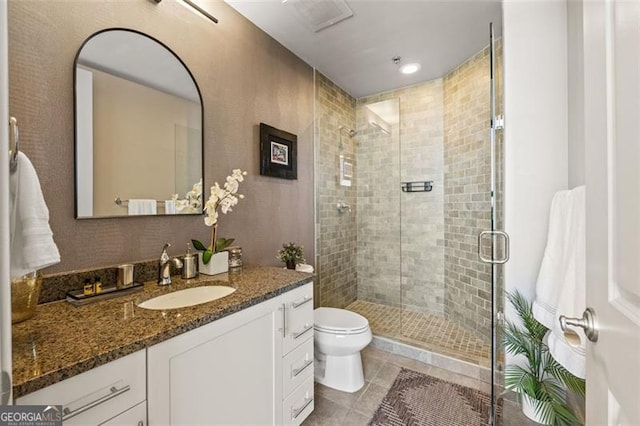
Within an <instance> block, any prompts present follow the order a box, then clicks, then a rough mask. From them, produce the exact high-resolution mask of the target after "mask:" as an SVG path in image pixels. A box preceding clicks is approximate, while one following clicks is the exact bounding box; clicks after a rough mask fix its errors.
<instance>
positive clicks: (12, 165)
mask: <svg viewBox="0 0 640 426" xmlns="http://www.w3.org/2000/svg"><path fill="white" fill-rule="evenodd" d="M12 141H13V149H11V142H12ZM19 141H20V131H19V130H18V120H16V118H15V117H10V118H9V153H10V154H11V156H10V157H9V170H10V171H11V173H13V172H15V171H16V169H17V168H18V152H19V151H20V142H19Z"/></svg>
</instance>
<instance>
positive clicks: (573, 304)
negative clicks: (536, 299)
mask: <svg viewBox="0 0 640 426" xmlns="http://www.w3.org/2000/svg"><path fill="white" fill-rule="evenodd" d="M571 205H572V208H571V209H570V213H569V222H570V223H569V224H568V227H569V232H568V240H567V243H566V246H567V250H566V254H567V256H566V259H565V262H566V263H565V264H566V267H565V275H564V278H563V280H562V283H561V288H560V292H559V294H558V303H557V309H556V315H555V318H554V321H553V325H552V327H551V333H550V334H549V351H550V352H551V355H552V356H553V357H554V358H555V359H556V361H558V362H559V363H560V364H562V365H563V366H564V367H565V368H566V369H567V370H569V371H570V372H571V373H572V374H573V375H575V376H578V377H580V378H584V377H585V351H586V348H585V344H586V341H587V338H586V336H585V334H584V330H582V329H581V328H578V329H576V328H572V330H574V331H575V332H576V333H577V336H576V335H573V336H570V337H569V338H570V339H571V342H569V341H567V339H566V338H565V334H564V333H563V331H562V330H561V329H560V321H559V317H560V315H565V316H567V317H573V318H580V317H582V313H583V312H584V309H585V307H586V277H585V275H586V273H585V268H586V244H585V238H586V219H585V216H586V213H585V210H586V209H585V187H584V186H579V187H577V188H575V189H573V190H572V191H571ZM576 337H579V341H577V339H576Z"/></svg>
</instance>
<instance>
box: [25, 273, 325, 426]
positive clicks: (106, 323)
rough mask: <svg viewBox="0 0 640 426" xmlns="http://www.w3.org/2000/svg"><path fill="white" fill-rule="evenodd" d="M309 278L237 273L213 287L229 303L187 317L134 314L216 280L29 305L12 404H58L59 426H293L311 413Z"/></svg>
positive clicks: (183, 313)
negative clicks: (79, 303)
mask: <svg viewBox="0 0 640 426" xmlns="http://www.w3.org/2000/svg"><path fill="white" fill-rule="evenodd" d="M214 278H216V277H214ZM312 279H313V275H312V274H305V273H301V272H296V271H286V270H283V269H280V268H268V267H248V268H245V272H243V273H242V275H240V276H237V277H233V276H231V277H230V278H227V281H225V282H224V284H225V285H231V286H233V287H235V288H236V291H235V292H234V293H233V294H231V295H229V296H227V297H225V298H222V299H218V300H216V301H213V302H208V303H204V304H201V305H197V306H192V307H189V308H182V309H175V310H168V311H152V310H146V309H142V308H139V307H138V306H137V304H138V303H140V302H141V301H143V300H145V299H148V298H151V297H155V296H157V295H158V294H161V292H163V291H165V292H169V291H175V290H180V289H183V288H188V287H189V286H199V285H213V284H214V283H215V284H220V281H212V279H211V277H209V278H204V279H203V278H200V279H197V280H188V281H182V280H176V283H175V284H173V285H172V286H171V287H172V288H171V289H166V290H164V289H159V288H158V286H157V285H156V284H155V283H154V282H149V283H145V289H144V291H143V292H142V293H141V294H138V295H132V296H125V297H123V298H120V299H116V300H110V301H106V302H99V303H97V304H95V305H91V306H85V307H80V308H77V307H73V306H70V305H69V304H66V303H64V302H60V303H52V304H48V305H42V306H39V307H38V311H37V313H36V316H35V317H34V318H33V319H32V320H30V321H26V322H25V323H21V324H17V325H16V326H14V397H15V398H16V399H15V402H16V404H18V405H24V404H46V405H54V404H56V405H63V411H64V421H65V424H131V425H145V424H147V423H148V424H151V425H154V424H212V425H213V424H295V425H298V424H300V423H301V422H302V421H303V420H304V419H305V418H306V417H307V416H308V415H309V413H310V412H311V411H312V410H313V407H314V405H313V282H312ZM131 303H133V304H134V308H133V312H128V316H129V317H128V318H126V316H127V311H129V309H128V308H126V307H125V306H131ZM64 315H67V316H66V317H65V316H64ZM54 318H57V319H58V320H57V321H55V320H53V319H54ZM61 318H67V319H66V320H61ZM49 321H51V323H49V324H48V325H46V324H47V322H49ZM76 327H79V328H76ZM107 329H109V330H110V331H111V335H110V336H109V334H108V331H107ZM65 333H68V335H66V339H65V338H64V336H65ZM29 351H30V353H29Z"/></svg>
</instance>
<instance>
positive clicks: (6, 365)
mask: <svg viewBox="0 0 640 426" xmlns="http://www.w3.org/2000/svg"><path fill="white" fill-rule="evenodd" d="M7 38H8V34H7V2H6V1H5V0H0V123H1V124H0V372H1V375H0V405H4V404H7V403H10V402H11V381H10V378H9V377H10V372H11V294H10V287H9V149H8V146H9V144H8V140H9V130H8V126H9V83H8V80H9V79H8V66H9V65H8V61H9V56H8V49H7Z"/></svg>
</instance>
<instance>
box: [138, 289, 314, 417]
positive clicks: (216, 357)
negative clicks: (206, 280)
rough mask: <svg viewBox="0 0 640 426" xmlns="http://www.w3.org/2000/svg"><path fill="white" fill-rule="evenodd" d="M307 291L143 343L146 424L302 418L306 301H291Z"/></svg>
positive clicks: (309, 374)
mask: <svg viewBox="0 0 640 426" xmlns="http://www.w3.org/2000/svg"><path fill="white" fill-rule="evenodd" d="M312 295H313V287H312V284H307V285H304V286H302V287H298V288H296V289H294V290H291V291H289V292H287V293H284V294H283V295H280V296H278V297H275V298H273V299H270V300H267V301H265V302H262V303H260V304H258V305H255V306H252V307H250V308H247V309H244V310H242V311H240V312H237V313H235V314H233V315H230V316H228V317H225V318H222V319H219V320H217V321H214V322H212V323H210V324H207V325H203V326H201V327H199V328H197V329H194V330H192V331H189V332H187V333H184V334H181V335H179V336H176V337H174V338H172V339H169V340H167V341H165V342H162V343H159V344H157V345H154V346H152V347H150V348H148V349H147V360H148V395H147V398H148V413H149V423H150V424H151V425H160V424H162V425H165V424H173V425H178V424H209V425H218V424H225V425H228V424H231V425H248V424H260V425H269V424H275V425H280V424H283V423H284V424H299V423H301V422H302V420H303V419H304V418H306V417H307V416H308V414H309V413H310V412H311V411H312V410H313V302H312V301H311V302H305V303H303V305H300V308H293V307H292V303H294V301H296V302H303V301H304V300H306V299H305V297H307V298H311V297H312ZM302 306H304V308H302ZM307 306H309V307H310V308H306V307H307ZM306 309H311V316H310V317H309V315H308V313H307V314H306V315H302V316H300V315H301V314H300V313H301V312H303V311H304V310H306ZM310 318H311V319H310ZM309 324H311V329H310V330H306V331H304V329H305V327H306V328H308V325H309ZM298 333H302V334H299V335H297V334H298ZM309 342H311V345H310V346H309ZM303 343H306V346H304V348H303V349H300V350H298V349H297V348H302V347H303V346H301V345H302V344H303ZM288 353H289V354H290V356H289V355H288ZM309 361H311V362H309ZM309 380H310V382H309ZM309 383H310V384H309ZM303 387H304V388H303ZM287 404H288V405H289V406H287ZM291 413H294V414H295V415H294V416H292V414H291ZM292 417H293V419H292Z"/></svg>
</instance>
